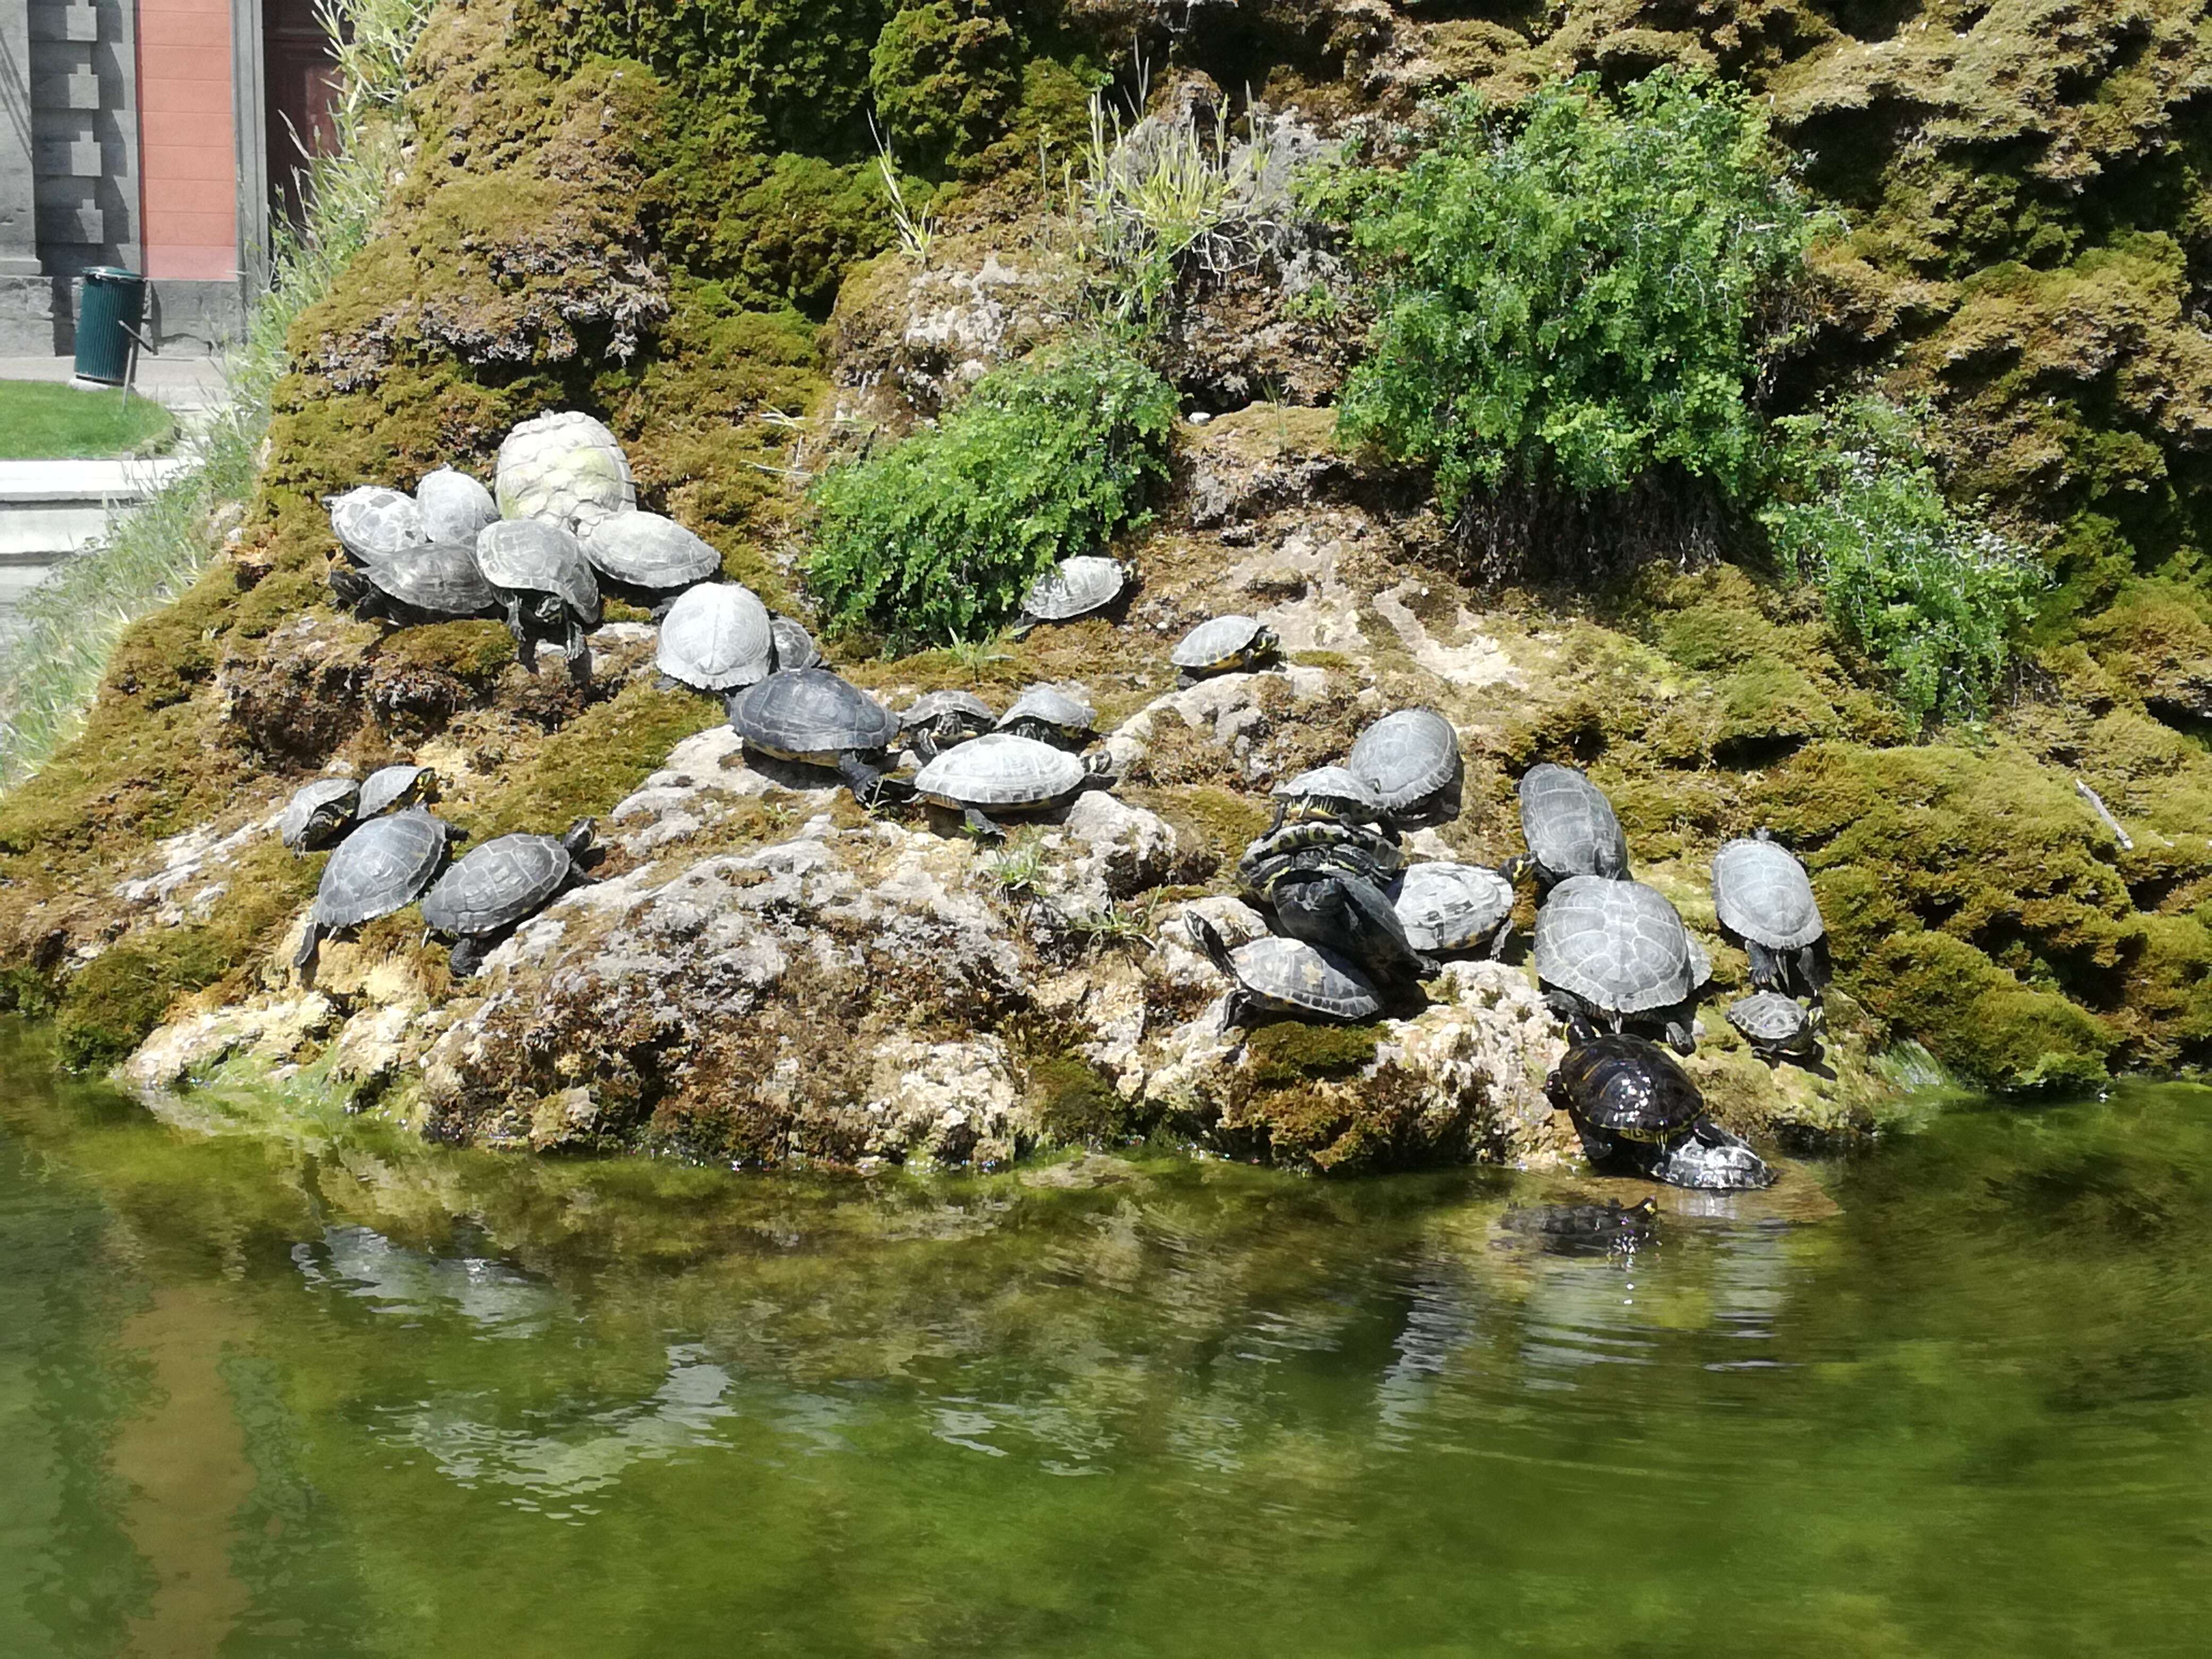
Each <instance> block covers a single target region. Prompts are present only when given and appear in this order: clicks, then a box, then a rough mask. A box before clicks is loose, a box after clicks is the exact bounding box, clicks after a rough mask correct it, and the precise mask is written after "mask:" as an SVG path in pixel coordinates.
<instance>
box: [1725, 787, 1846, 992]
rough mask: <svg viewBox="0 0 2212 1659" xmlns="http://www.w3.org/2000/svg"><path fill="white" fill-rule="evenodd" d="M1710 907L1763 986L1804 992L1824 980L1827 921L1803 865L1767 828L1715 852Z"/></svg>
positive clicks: (1756, 984) (1815, 989) (1823, 988)
mask: <svg viewBox="0 0 2212 1659" xmlns="http://www.w3.org/2000/svg"><path fill="white" fill-rule="evenodd" d="M1713 908H1714V910H1715V911H1716V912H1717V914H1718V915H1719V917H1720V924H1721V931H1722V933H1723V934H1724V935H1725V936H1726V937H1728V938H1729V939H1735V940H1738V941H1740V942H1741V944H1742V945H1743V948H1744V953H1745V954H1746V955H1747V956H1748V957H1750V958H1751V982H1752V984H1753V986H1754V987H1757V988H1758V989H1759V990H1762V991H1779V992H1783V993H1784V994H1788V995H1792V996H1805V997H1809V998H1811V999H1812V1000H1813V1005H1814V1006H1815V1007H1818V1006H1820V999H1821V996H1822V994H1824V993H1825V992H1826V989H1827V985H1828V951H1827V927H1826V924H1825V923H1824V922H1823V921H1821V920H1820V902H1819V901H1818V900H1817V899H1815V898H1814V896H1813V883H1812V879H1811V878H1809V877H1808V876H1807V875H1806V873H1805V866H1803V865H1802V864H1800V863H1798V862H1797V860H1796V858H1794V857H1793V856H1791V854H1790V851H1789V849H1788V848H1784V847H1783V846H1782V845H1781V844H1780V843H1778V842H1775V841H1774V840H1772V839H1771V837H1770V836H1768V834H1767V832H1766V831H1765V830H1764V829H1762V830H1760V831H1759V834H1758V836H1756V837H1754V838H1753V839H1750V840H1737V841H1731V842H1725V843H1723V846H1722V848H1721V849H1720V851H1718V852H1717V853H1716V854H1713Z"/></svg>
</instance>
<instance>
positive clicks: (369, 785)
mask: <svg viewBox="0 0 2212 1659" xmlns="http://www.w3.org/2000/svg"><path fill="white" fill-rule="evenodd" d="M437 798H438V775H437V774H436V773H435V772H434V771H432V770H431V769H429V768H428V767H427V766H416V765H414V764H412V763H403V764H401V765H398V766H380V767H378V768H377V769H376V770H374V772H371V773H370V774H369V775H368V776H367V777H365V778H363V779H362V781H361V805H359V806H358V807H356V809H355V816H356V817H363V818H373V817H376V816H377V815H378V814H379V813H380V812H388V811H391V810H392V808H393V807H396V806H412V805H415V803H416V802H417V801H428V800H435V799H437Z"/></svg>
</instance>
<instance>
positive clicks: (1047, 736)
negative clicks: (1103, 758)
mask: <svg viewBox="0 0 2212 1659" xmlns="http://www.w3.org/2000/svg"><path fill="white" fill-rule="evenodd" d="M999 730H1000V731H1001V732H1012V733H1013V734H1014V735H1015V736H1016V737H1018V738H1036V740H1037V741H1038V742H1039V743H1051V744H1059V745H1060V746H1061V747H1062V748H1065V749H1080V748H1082V747H1083V745H1084V744H1086V743H1089V742H1090V741H1091V738H1092V737H1094V736H1095V735H1097V730H1098V716H1097V713H1096V712H1095V711H1094V710H1093V709H1092V708H1091V705H1090V704H1089V703H1087V702H1084V701H1083V700H1082V699H1081V698H1079V697H1074V696H1069V695H1068V694H1067V693H1066V692H1065V691H1063V690H1060V688H1059V687H1058V686H1056V685H1033V686H1031V687H1030V689H1029V690H1026V691H1024V692H1023V693H1022V695H1021V696H1018V697H1017V698H1016V699H1015V700H1014V706H1013V707H1012V708H1009V709H1008V710H1006V713H1005V714H1001V715H1000V716H999Z"/></svg>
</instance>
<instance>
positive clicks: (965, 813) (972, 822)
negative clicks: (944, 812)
mask: <svg viewBox="0 0 2212 1659" xmlns="http://www.w3.org/2000/svg"><path fill="white" fill-rule="evenodd" d="M960 821H961V822H962V823H964V824H965V825H966V826H967V828H968V833H969V835H971V836H975V839H976V840H978V841H1004V840H1005V839H1006V831H1005V830H1003V829H1000V827H999V826H998V825H997V824H995V823H992V822H991V820H990V819H989V818H987V817H985V816H984V815H983V814H982V813H981V812H980V811H977V810H976V809H975V807H972V806H963V807H962V808H961V809H960Z"/></svg>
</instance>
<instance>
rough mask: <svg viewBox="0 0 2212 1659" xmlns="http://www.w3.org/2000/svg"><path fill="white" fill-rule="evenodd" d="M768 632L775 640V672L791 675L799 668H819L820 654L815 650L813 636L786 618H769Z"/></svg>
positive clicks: (820, 662)
mask: <svg viewBox="0 0 2212 1659" xmlns="http://www.w3.org/2000/svg"><path fill="white" fill-rule="evenodd" d="M768 631H769V633H770V634H771V635H774V636H775V671H776V672H777V673H779V674H789V673H793V672H795V671H798V670H799V669H801V668H819V667H820V666H821V665H822V653H821V652H820V651H819V650H817V649H816V647H815V644H814V635H811V634H810V633H808V632H807V631H806V630H805V629H803V628H801V627H800V626H799V624H798V623H795V622H793V621H792V619H791V618H790V617H769V621H768Z"/></svg>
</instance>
